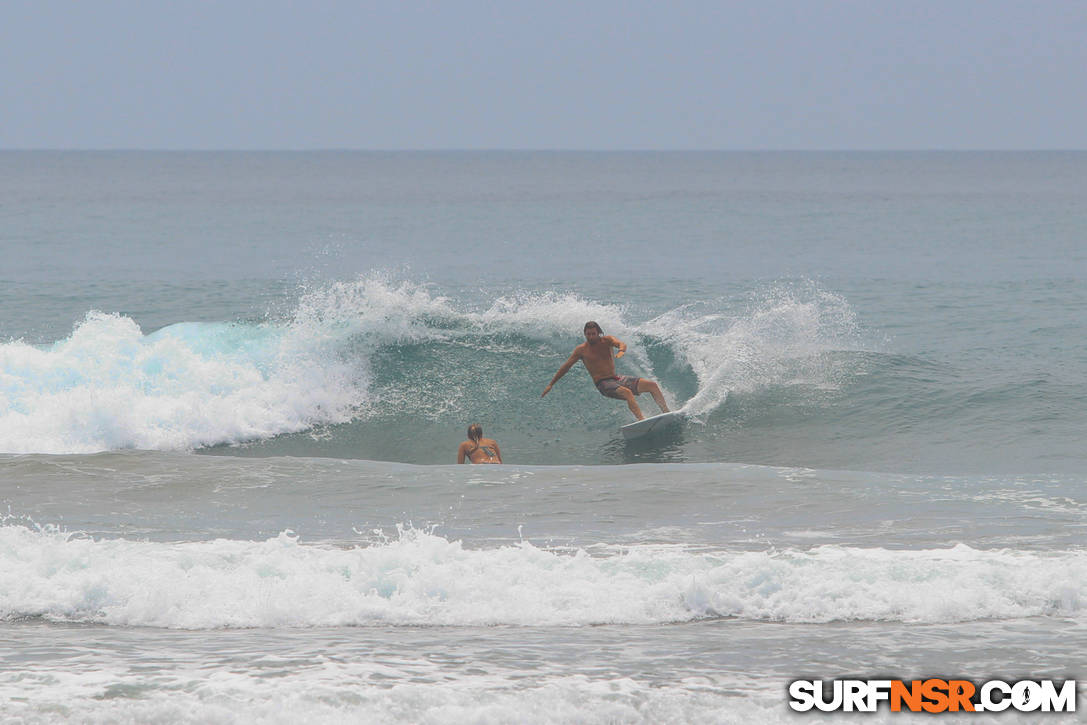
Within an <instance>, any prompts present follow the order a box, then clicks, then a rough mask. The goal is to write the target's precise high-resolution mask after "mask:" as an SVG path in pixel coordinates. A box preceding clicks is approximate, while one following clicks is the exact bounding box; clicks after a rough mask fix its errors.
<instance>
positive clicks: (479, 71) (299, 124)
mask: <svg viewBox="0 0 1087 725" xmlns="http://www.w3.org/2000/svg"><path fill="white" fill-rule="evenodd" d="M0 11H2V12H0V148H7V149H12V148H16V149H18V148H91V149H107V148H165V149H178V148H182V149H190V148H192V149H312V148H358V149H556V148H559V149H979V148H980V149H1053V148H1061V149H1066V148H1077V149H1084V148H1087V82H1085V81H1087V2H1085V1H1083V0H1075V1H1073V0H1061V1H1058V0H1053V1H1050V2H1047V1H1046V0H1040V1H1039V2H1028V1H1027V0H1024V1H1022V2H1011V1H1008V0H986V1H980V0H979V1H976V2H974V1H968V0H962V1H956V0H915V1H913V2H878V1H875V0H827V1H825V2H815V1H811V2H805V1H802V0H795V1H793V0H790V1H785V0H751V1H750V2H684V1H682V0H680V1H678V2H676V1H666V0H652V1H642V0H633V1H631V2H614V1H611V0H600V1H595V2H594V1H593V0H581V1H578V2H568V1H566V0H548V1H543V0H541V1H539V2H514V1H512V0H511V1H507V2H472V1H464V2H454V1H450V2H417V1H414V0H404V1H401V2H362V1H359V2H334V1H327V2H322V1H321V0H308V1H306V2H286V1H282V0H259V1H257V0H253V1H250V0H237V1H236V2H229V1H223V2H195V1H194V2H165V1H158V0H143V1H140V2H136V1H132V2H129V1H127V0H94V1H90V2H78V1H76V0H71V1H63V2H62V1H58V0H25V1H22V0H0Z"/></svg>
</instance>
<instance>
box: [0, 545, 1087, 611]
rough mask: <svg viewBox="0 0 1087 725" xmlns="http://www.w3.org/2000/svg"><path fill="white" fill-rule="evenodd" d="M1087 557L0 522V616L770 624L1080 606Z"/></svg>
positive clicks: (1086, 579)
mask: <svg viewBox="0 0 1087 725" xmlns="http://www.w3.org/2000/svg"><path fill="white" fill-rule="evenodd" d="M1083 582H1087V554H1085V553H1084V552H1082V551H1063V552H1052V553H1040V552H1023V551H1007V550H1000V551H986V550H978V549H973V548H971V547H969V546H965V545H958V546H955V547H953V548H950V549H928V550H911V551H891V550H886V549H861V548H854V547H844V546H821V547H817V548H813V549H810V550H800V549H788V550H782V551H762V552H752V551H741V552H715V553H703V552H692V551H689V550H687V549H685V548H681V547H662V546H632V547H627V548H621V549H617V550H613V551H609V552H608V553H606V554H603V555H599V556H593V555H590V554H589V553H587V552H586V551H584V550H581V549H578V550H575V551H569V550H567V551H562V550H558V551H556V550H548V549H543V548H539V547H536V546H534V545H533V544H531V543H529V542H521V543H519V544H516V545H507V546H502V547H499V548H493V549H472V548H467V547H465V546H464V545H463V544H462V543H461V542H460V541H451V540H447V539H445V538H443V537H441V536H439V535H436V534H434V533H427V532H422V531H418V530H415V529H406V530H402V531H401V533H400V536H399V537H398V538H396V539H394V540H377V541H374V542H372V543H370V544H369V545H357V546H349V547H336V546H331V545H303V544H301V543H300V542H299V540H298V538H297V537H295V536H294V535H292V534H291V533H290V532H284V533H281V534H280V535H279V536H277V537H275V538H271V539H268V540H266V541H238V540H215V541H207V542H194V543H154V542H146V541H128V540H124V539H100V540H99V539H93V538H89V537H85V536H72V535H67V534H65V533H62V532H60V531H57V530H47V529H39V530H33V529H31V528H27V527H26V526H22V525H10V524H9V525H4V526H2V527H0V618H5V619H12V618H25V617H41V618H46V619H49V620H56V621H72V622H94V623H101V624H108V625H124V626H154V627H166V628H178V629H211V628H220V627H320V626H365V625H373V624H392V625H429V626H475V625H508V626H538V625H544V626H583V625H593V624H609V623H623V624H652V623H666V622H678V621H690V620H694V619H699V618H706V617H737V618H743V619H749V620H756V621H774V622H832V621H894V622H960V621H972V620H979V619H989V618H1021V617H1033V616H1045V615H1059V616H1065V617H1077V616H1080V615H1081V613H1082V611H1083V607H1082V602H1083V600H1084V597H1087V589H1085V588H1084V584H1083Z"/></svg>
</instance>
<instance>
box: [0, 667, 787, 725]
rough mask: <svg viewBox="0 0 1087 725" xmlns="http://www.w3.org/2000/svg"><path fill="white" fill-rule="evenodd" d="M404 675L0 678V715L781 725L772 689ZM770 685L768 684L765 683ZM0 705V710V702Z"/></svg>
mask: <svg viewBox="0 0 1087 725" xmlns="http://www.w3.org/2000/svg"><path fill="white" fill-rule="evenodd" d="M405 669H406V670H407V671H404V670H400V669H397V668H392V667H389V666H388V665H381V664H378V663H371V662H367V661H366V660H365V658H362V661H360V662H346V663H345V662H329V661H325V662H320V663H317V664H313V665H305V666H303V665H299V664H297V663H295V664H293V665H292V667H291V669H290V670H289V671H286V670H284V671H277V672H276V674H275V676H271V677H270V676H268V675H267V673H264V672H257V673H252V672H244V671H232V672H225V671H224V672H218V673H216V674H215V675H213V676H210V677H209V676H208V674H207V672H206V671H204V670H202V669H201V668H199V667H193V668H192V669H191V670H185V669H181V670H177V671H168V672H164V671H162V669H161V668H155V670H154V672H151V673H146V672H145V673H142V674H141V673H140V672H139V671H138V670H136V671H134V670H132V669H128V668H123V669H122V668H116V669H114V670H113V671H109V670H106V671H100V670H96V671H94V672H72V671H65V672H60V671H57V670H49V671H46V672H40V673H39V672H37V671H35V670H34V669H33V668H25V669H22V670H20V671H19V672H18V673H13V674H7V675H5V674H4V673H0V714H6V715H7V716H8V717H11V718H18V721H19V722H22V723H27V724H29V723H39V722H40V723H53V722H56V721H57V719H58V718H61V719H64V720H71V721H78V722H81V723H147V722H156V723H209V722H214V723H251V722H262V723H292V724H293V723H300V722H313V723H360V722H367V723H434V724H437V723H479V724H480V725H486V724H488V723H495V724H497V723H523V724H524V725H549V724H552V723H579V724H580V725H592V724H593V723H630V724H631V725H638V724H642V723H644V724H645V725H657V724H658V723H696V722H697V723H721V724H722V725H725V724H736V725H741V724H746V723H751V722H759V723H774V722H786V721H787V720H788V718H787V715H786V713H785V712H784V711H783V708H782V705H781V693H780V688H778V687H776V686H773V685H772V684H770V683H766V685H765V686H764V688H763V689H766V690H771V688H772V691H771V692H766V693H765V694H764V693H758V694H757V695H754V696H753V695H752V694H743V695H741V694H738V693H737V692H736V689H735V687H734V686H732V687H729V686H724V685H722V686H717V687H715V686H713V684H712V683H709V682H707V679H706V678H705V677H699V678H693V680H694V681H692V682H683V681H679V682H675V683H671V684H668V685H661V684H659V683H658V684H651V683H647V682H639V681H637V680H634V679H631V678H627V677H622V678H615V679H604V680H593V679H589V678H587V677H585V676H575V675H572V676H566V677H561V676H558V677H556V676H551V677H539V676H537V677H533V678H531V679H530V678H527V677H524V676H521V677H518V678H516V679H508V678H505V677H501V676H497V675H473V676H466V675H461V676H459V677H458V678H457V679H456V680H455V681H451V680H450V678H449V677H448V676H443V674H445V673H441V672H431V671H430V670H432V669H434V668H433V667H432V666H430V663H428V662H427V661H426V660H420V661H418V662H412V663H411V665H410V667H406V668H405ZM774 684H776V683H774ZM3 703H6V704H3Z"/></svg>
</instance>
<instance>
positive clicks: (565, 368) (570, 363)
mask: <svg viewBox="0 0 1087 725" xmlns="http://www.w3.org/2000/svg"><path fill="white" fill-rule="evenodd" d="M580 359H581V353H580V352H578V350H577V348H575V349H574V351H573V352H572V353H571V354H570V357H568V358H567V359H566V362H564V363H563V364H562V367H560V368H559V371H558V372H557V373H555V377H553V378H551V382H550V383H548V384H547V387H546V388H544V391H543V392H542V393H540V397H541V398H542V397H543V396H545V395H547V394H548V393H550V392H551V386H552V385H554V384H555V383H557V382H558V381H559V378H561V377H562V376H563V375H565V374H566V373H568V372H569V371H570V368H572V367H574V365H575V364H576V363H577V361H578V360H580Z"/></svg>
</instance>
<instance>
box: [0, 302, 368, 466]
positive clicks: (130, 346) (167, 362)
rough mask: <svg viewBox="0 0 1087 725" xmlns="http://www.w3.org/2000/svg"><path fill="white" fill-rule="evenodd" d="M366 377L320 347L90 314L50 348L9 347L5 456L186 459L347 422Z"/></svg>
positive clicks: (224, 327) (276, 336) (309, 339)
mask: <svg viewBox="0 0 1087 725" xmlns="http://www.w3.org/2000/svg"><path fill="white" fill-rule="evenodd" d="M365 386H366V371H365V370H364V369H360V368H359V367H358V366H355V365H352V364H350V363H348V362H345V361H344V360H342V359H340V358H338V357H337V356H336V355H335V354H334V352H330V351H329V349H328V348H327V347H326V346H322V340H320V339H317V336H315V335H309V336H307V335H306V334H305V333H304V331H303V330H299V329H297V328H283V327H276V326H272V325H249V326H245V325H230V324H197V323H187V324H179V325H172V326H170V327H167V328H164V329H162V330H159V331H158V332H156V333H154V334H152V335H144V334H143V332H142V331H141V330H140V328H139V326H138V325H137V324H136V323H135V322H134V321H133V320H132V319H130V318H127V317H123V316H120V315H107V314H102V313H99V312H91V313H89V314H88V315H87V317H86V319H85V320H83V322H81V323H80V324H79V325H77V326H76V328H75V330H74V331H73V333H72V335H71V336H70V337H68V338H67V339H65V340H62V341H60V342H57V343H55V344H54V345H52V346H50V347H47V348H38V347H33V346H30V345H26V344H23V343H20V342H11V343H7V344H3V345H0V452H4V453H91V452H96V451H104V450H117V449H124V448H143V449H160V450H180V449H187V448H193V447H197V446H201V445H209V444H216V443H229V442H236V441H243V440H251V439H255V438H262V437H266V436H272V435H276V434H279V433H285V432H291V431H298V430H304V429H306V428H309V427H311V426H313V425H315V424H317V423H331V422H341V421H344V420H347V419H349V418H350V416H351V413H352V411H353V410H354V409H355V408H356V407H357V406H359V405H361V404H362V403H363V402H364V401H365Z"/></svg>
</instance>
